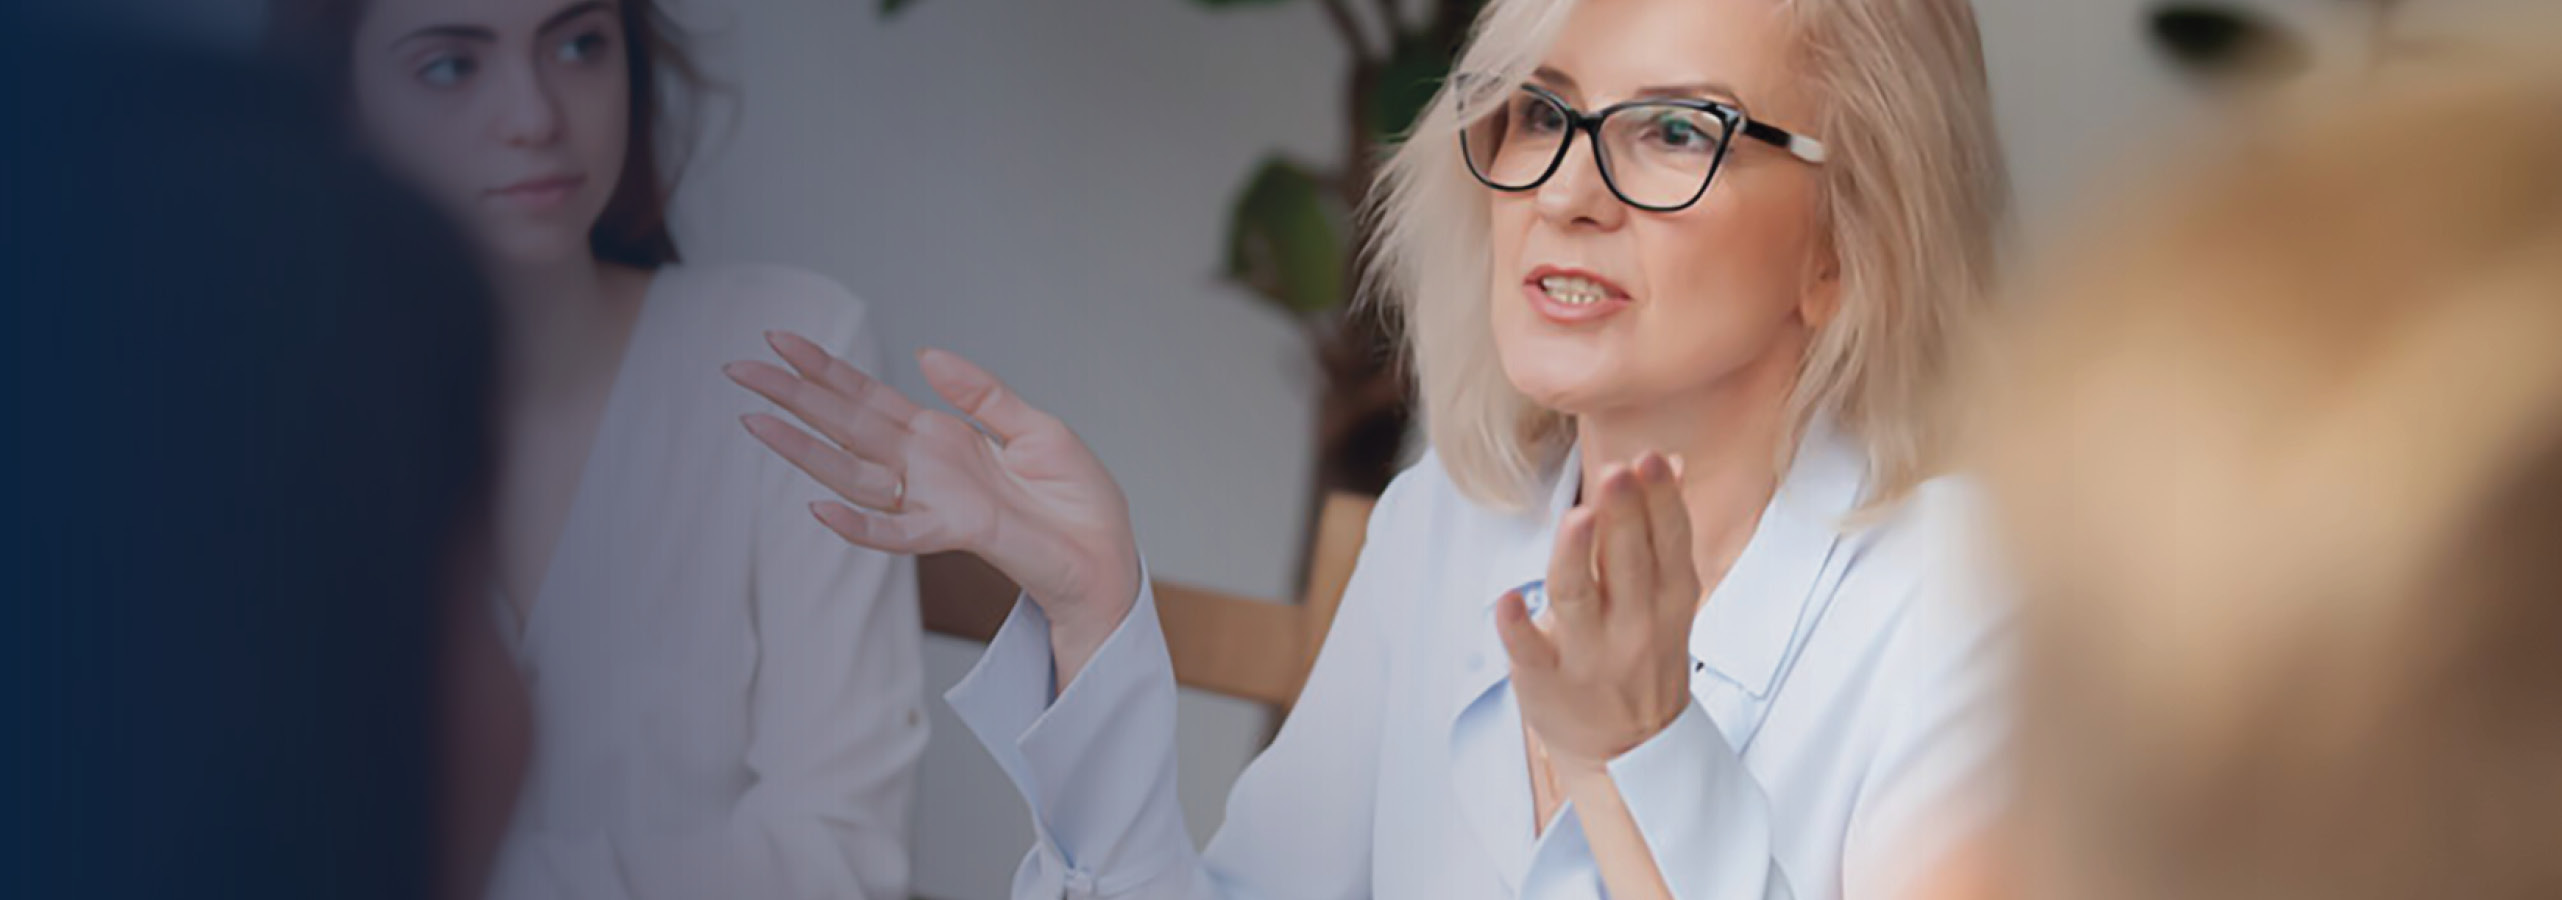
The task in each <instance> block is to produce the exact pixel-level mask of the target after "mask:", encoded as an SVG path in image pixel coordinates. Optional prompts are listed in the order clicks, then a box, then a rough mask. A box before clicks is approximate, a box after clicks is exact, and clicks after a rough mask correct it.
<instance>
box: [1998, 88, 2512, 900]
mask: <svg viewBox="0 0 2562 900" xmlns="http://www.w3.org/2000/svg"><path fill="white" fill-rule="evenodd" d="M2489 72H2490V70H2488V69H2483V70H2477V71H2473V72H2469V73H2466V74H2464V75H2462V76H2461V77H2457V76H2453V75H2450V76H2448V77H2446V78H2443V79H2438V80H2434V81H2433V82H2431V83H2429V84H2427V85H2425V86H2421V87H2405V88H2399V89H2393V90H2383V91H2378V90H2375V89H2372V88H2370V89H2368V90H2366V91H2362V92H2360V93H2358V94H2357V95H2356V96H2354V97H2353V98H2351V99H2349V100H2347V101H2345V102H2339V103H2338V104H2337V106H2336V108H2334V109H2331V110H2330V111H2328V112H2326V113H2322V114H2319V115H2310V116H2305V117H2303V118H2302V119H2301V120H2294V121H2290V122H2289V124H2287V125H2285V126H2283V127H2271V128H2270V129H2269V130H2268V131H2266V132H2264V133H2254V134H2253V135H2252V136H2251V137H2252V140H2250V141H2248V142H2246V143H2247V145H2248V146H2247V147H2245V148H2243V149H2239V150H2236V151H2235V152H2234V156H2233V157H2232V158H2230V159H2225V160H2222V161H2220V162H2219V163H2218V164H2217V165H2215V166H2212V167H2209V168H2207V169H2205V170H2204V171H2202V172H2199V173H2195V174H2191V175H2182V176H2178V177H2174V178H2167V179H2161V180H2157V181H2156V182H2155V183H2156V184H2171V185H2176V186H2177V188H2176V190H2175V191H2173V192H2172V194H2173V196H2172V197H2171V198H2168V199H2161V200H2157V201H2154V202H2156V203H2158V204H2160V205H2159V206H2158V207H2156V208H2153V209H2150V210H2139V211H2138V213H2137V214H2135V215H2133V216H2132V217H2131V218H2132V219H2133V222H2132V223H2131V224H2121V225H2119V226H2116V227H2115V228H2112V229H2109V230H2107V231H2105V232H2103V233H2100V234H2097V235H2093V236H2092V238H2093V239H2091V240H2088V241H2086V242H2085V243H2084V244H2082V245H2081V246H2082V248H2083V249H2081V250H2079V251H2076V252H2072V253H2068V254H2067V255H2066V256H2065V257H2064V258H2062V259H2061V260H2060V261H2059V262H2058V264H2057V265H2056V266H2054V267H2053V270H2052V272H2051V277H2040V278H2038V279H2036V280H2035V281H2036V283H2037V285H2038V286H2037V287H2035V288H2033V289H2032V290H2030V291H2029V292H2028V295H2027V296H2026V297H2024V298H2023V300H2022V302H2021V303H2019V304H2017V305H2016V306H2015V307H2014V308H2015V309H2016V310H2018V311H2019V312H2020V314H2021V315H2020V321H2019V322H2017V323H2015V324H2013V325H2012V326H2010V327H2008V328H2005V329H2003V330H2002V331H2001V332H2000V333H2001V335H2002V339H2003V345H2002V346H2003V348H2004V349H2005V350H2006V351H2007V356H2008V359H2009V363H2008V364H2007V365H2003V366H1995V367H1989V368H1988V369H1987V371H1988V372H1989V373H1993V374H1994V375H1995V376H1997V377H1996V378H1995V379H1994V381H1995V383H1996V384H1997V387H1996V388H1994V389H1992V391H1991V393H1992V394H1994V395H1996V396H1998V398H1999V399H1998V401H1997V402H1996V403H1994V404H1993V406H1994V407H1995V408H1994V411H1993V414H1992V416H1991V418H1990V426H1989V427H1988V428H1986V429H1985V431H1984V432H1983V434H1982V436H1983V442H1982V443H1981V444H1980V445H1979V446H1980V448H1981V454H1982V455H1981V456H1980V457H1979V460H1980V462H1981V468H1982V471H1983V472H1984V473H1985V476H1986V479H1987V481H1988V483H1989V484H1990V485H1991V487H1992V491H1991V494H1992V497H1993V499H1994V504H1993V508H1994V509H1995V510H1996V513H1997V515H1996V518H1997V520H1998V521H1999V524H2000V531H2001V533H2002V535H2003V536H2004V539H2005V540H2004V544H2005V546H2006V548H2007V549H2006V552H2005V554H2004V555H2005V556H2007V557H2008V558H2009V559H2010V560H2011V561H2012V563H2013V564H2014V565H2013V568H2014V570H2015V571H2016V573H2017V576H2018V579H2017V584H2018V586H2019V588H2020V589H2021V590H2022V592H2023V594H2024V595H2025V596H2024V601H2025V602H2024V604H2023V611H2022V631H2023V633H2024V635H2025V640H2026V652H2025V656H2024V660H2023V661H2024V672H2023V675H2022V678H2021V679H2020V683H2021V690H2022V692H2023V694H2024V700H2025V706H2024V710H2023V718H2022V745H2021V750H2020V754H2021V759H2022V766H2023V769H2022V771H2023V773H2024V778H2025V780H2024V783H2023V788H2024V790H2023V794H2022V800H2023V809H2022V819H2021V821H2020V823H2019V824H2020V826H2021V827H2020V828H2019V829H2018V830H2017V835H2016V840H2017V841H2018V842H2020V843H2019V844H2018V845H2017V846H2018V848H2019V849H2020V850H2022V851H2024V853H2025V857H2026V859H2028V860H2030V861H2031V862H2030V864H2029V871H2028V874H2027V881H2028V883H2027V884H2025V885H2022V886H2023V887H2025V888H2026V890H2025V891H2024V892H2023V893H2022V894H2021V895H2022V896H2041V897H2075V898H2085V900H2120V898H2127V900H2132V898H2145V900H2151V898H2161V897H2179V898H2186V900H2225V898H2295V897H2307V898H2310V897H2319V898H2324V900H2359V898H2379V900H2380V898H2400V897H2466V898H2477V900H2528V898H2551V897H2562V78H2556V77H2554V75H2555V74H2556V73H2554V72H2545V73H2542V74H2539V75H2534V76H2531V77H2522V76H2519V75H2518V74H2516V73H2515V72H2514V71H2512V72H2509V73H2508V74H2490V73H2489Z"/></svg>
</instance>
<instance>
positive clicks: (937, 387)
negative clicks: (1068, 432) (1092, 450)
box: [916, 349, 1056, 442]
mask: <svg viewBox="0 0 2562 900" xmlns="http://www.w3.org/2000/svg"><path fill="white" fill-rule="evenodd" d="M916 364H917V367H918V368H919V369H922V370H924V372H925V381H926V383H927V384H930V385H933V386H934V393H936V394H939V395H941V396H942V398H943V401H944V402H946V403H950V404H952V406H953V407H954V408H956V409H959V410H960V411H961V412H963V413H965V414H967V415H968V416H969V417H970V418H973V419H977V420H978V421H979V424H982V425H985V426H987V429H988V431H989V432H990V433H993V434H995V435H996V439H997V440H998V441H1000V442H1010V441H1013V440H1014V439H1015V438H1019V437H1022V436H1024V435H1026V434H1030V433H1032V432H1034V431H1038V430H1040V429H1042V428H1045V427H1048V426H1049V425H1050V424H1052V423H1053V422H1054V421H1056V420H1054V419H1052V418H1050V414H1049V413H1045V412H1042V411H1040V410H1039V409H1035V408H1033V406H1032V404H1029V403H1025V402H1023V398H1022V397H1020V396H1017V395H1016V394H1015V393H1014V392H1013V391H1012V390H1010V389H1007V388H1006V386H1005V382H1002V381H998V380H997V378H996V376H995V375H991V374H989V373H988V371H987V370H986V369H982V368H979V367H978V364H976V363H973V362H970V361H969V360H966V359H962V358H961V356H960V354H957V353H953V352H951V351H949V350H933V349H928V350H922V351H919V352H918V353H917V354H916Z"/></svg>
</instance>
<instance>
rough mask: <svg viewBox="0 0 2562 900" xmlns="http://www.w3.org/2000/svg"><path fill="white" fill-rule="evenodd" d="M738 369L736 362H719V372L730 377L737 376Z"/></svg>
mask: <svg viewBox="0 0 2562 900" xmlns="http://www.w3.org/2000/svg"><path fill="white" fill-rule="evenodd" d="M738 369H739V364H737V363H722V364H721V374H723V375H727V376H729V377H731V378H737V377H738Z"/></svg>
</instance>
